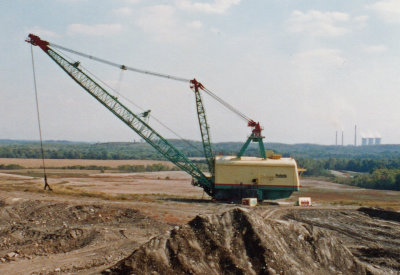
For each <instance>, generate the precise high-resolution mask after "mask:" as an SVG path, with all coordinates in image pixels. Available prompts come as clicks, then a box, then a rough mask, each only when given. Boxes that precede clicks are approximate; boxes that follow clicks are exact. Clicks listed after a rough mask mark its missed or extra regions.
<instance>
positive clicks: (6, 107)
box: [0, 0, 400, 144]
mask: <svg viewBox="0 0 400 275" xmlns="http://www.w3.org/2000/svg"><path fill="white" fill-rule="evenodd" d="M399 27H400V1H396V0H381V1H379V0H374V1H359V0H353V1H317V0H315V1H310V0H247V1H246V0H209V1H194V0H176V1H151V0H150V1H149V0H147V1H145V0H113V1H111V0H109V1H106V0H100V1H93V0H53V1H44V0H36V1H28V0H14V1H2V2H1V3H0V33H1V36H0V40H1V45H3V46H2V51H1V52H0V60H1V61H0V81H1V83H2V85H1V88H0V127H1V128H0V139H6V138H12V139H38V129H37V122H36V117H35V114H36V113H35V102H34V90H33V78H32V67H31V56H30V46H29V45H28V44H27V43H25V42H24V39H25V38H26V36H27V35H28V33H30V32H32V33H34V34H37V35H39V36H41V37H42V38H43V39H45V40H48V41H51V42H54V43H56V44H59V45H62V46H65V47H67V48H71V49H75V50H78V51H81V52H85V53H89V54H91V55H94V56H98V57H101V58H104V59H108V60H112V61H115V62H117V63H121V64H125V65H130V66H132V67H137V68H142V69H147V70H152V71H158V72H164V73H167V74H173V75H177V76H182V77H185V78H190V79H191V78H194V77H196V78H197V79H198V80H199V81H201V82H202V83H203V84H204V85H205V86H206V87H207V88H209V89H210V90H212V91H213V92H214V93H216V94H217V95H218V96H220V97H221V98H223V99H225V100H226V101H228V102H229V103H231V104H232V105H233V106H235V107H236V108H238V109H239V110H240V111H241V112H243V113H245V114H246V115H247V116H249V117H251V118H253V119H254V120H256V121H260V123H261V124H262V125H263V127H264V129H265V130H264V135H265V136H266V141H272V142H283V143H319V144H333V143H334V139H335V131H342V130H344V133H345V134H344V135H345V144H352V143H353V142H354V125H355V124H357V126H358V129H359V133H358V135H359V137H361V136H362V135H364V136H375V137H378V136H381V137H382V141H383V143H399V140H400V128H399V127H398V126H399V125H400V111H399V107H400V93H399V87H400V85H399V84H400V77H399V70H400V69H399V64H400V52H399V51H400V47H399V41H400V39H399V37H400V36H399V34H400V31H399ZM67 55H68V56H70V57H72V58H73V59H76V60H80V61H81V63H82V64H83V66H84V67H85V68H87V69H89V70H90V71H91V72H92V73H94V74H95V75H97V76H98V77H99V78H100V79H102V80H103V81H104V82H106V83H107V84H108V85H110V86H111V87H114V88H117V87H120V93H121V94H123V95H124V96H126V97H128V98H129V99H130V100H131V101H133V102H135V104H137V105H139V106H140V107H141V108H143V109H146V110H147V109H151V110H152V115H153V116H154V117H156V118H157V119H159V120H161V121H163V122H164V123H165V124H166V125H168V126H169V127H170V128H172V129H174V130H175V131H176V132H178V133H179V134H180V135H181V136H183V137H185V138H188V139H196V140H199V139H200V134H199V129H198V124H197V118H196V114H195V105H194V96H193V93H192V92H191V90H190V89H189V87H188V85H186V84H185V83H179V82H173V81H170V80H165V79H156V78H152V77H148V76H143V75H138V74H135V73H133V72H123V73H122V75H121V72H120V71H119V70H118V69H115V68H110V67H107V66H105V65H102V64H98V63H93V62H92V61H90V60H85V59H83V58H81V57H76V56H73V55H72V54H67ZM34 59H35V66H36V69H37V81H38V91H39V100H40V111H41V116H42V127H43V136H44V138H45V139H67V140H80V141H100V142H101V141H131V140H134V139H138V137H137V136H136V134H135V133H133V132H132V131H131V130H130V129H128V128H127V127H126V126H125V125H124V124H123V123H121V122H120V121H118V119H116V118H115V117H113V115H112V114H111V113H109V112H108V111H107V110H106V109H104V107H102V106H101V105H100V104H99V103H97V102H96V101H94V99H93V98H91V97H90V96H89V95H88V94H86V92H85V91H83V90H82V89H81V88H80V87H79V86H78V85H77V84H76V83H74V82H73V81H72V80H71V79H69V78H68V76H67V75H66V74H65V73H63V72H62V71H61V69H60V68H58V66H57V65H56V64H55V63H54V62H52V61H51V60H50V59H49V58H48V57H47V56H46V55H45V54H44V53H43V52H41V51H40V50H39V49H38V48H34ZM204 103H205V107H206V111H207V115H208V119H209V123H210V126H211V137H212V140H213V141H244V140H245V139H246V137H247V135H248V134H249V133H250V129H248V127H246V124H245V122H243V121H242V120H241V119H240V118H238V117H237V116H236V115H235V114H232V113H230V112H229V111H227V110H226V109H224V107H222V106H221V105H219V103H217V102H214V101H213V100H212V99H210V98H209V97H207V96H206V95H204ZM127 105H129V106H130V107H132V110H133V111H135V112H140V109H138V108H136V107H135V106H132V105H130V104H129V103H127ZM150 124H151V125H153V126H154V128H156V129H157V130H158V131H159V132H160V133H161V134H163V135H165V136H166V137H167V138H174V136H173V135H172V134H171V133H170V132H168V131H167V130H166V129H165V128H163V127H162V126H160V125H158V124H157V122H156V121H155V120H154V119H153V120H152V119H150ZM358 142H359V141H358ZM359 143H360V142H359Z"/></svg>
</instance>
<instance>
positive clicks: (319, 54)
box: [294, 49, 345, 66]
mask: <svg viewBox="0 0 400 275" xmlns="http://www.w3.org/2000/svg"><path fill="white" fill-rule="evenodd" d="M341 53H342V52H341V51H340V50H337V49H315V50H311V51H305V52H301V53H297V54H295V55H294V62H295V64H297V65H311V66H341V65H343V64H344V62H345V59H344V58H343V57H342V56H341Z"/></svg>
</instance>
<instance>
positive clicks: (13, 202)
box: [0, 172, 400, 274]
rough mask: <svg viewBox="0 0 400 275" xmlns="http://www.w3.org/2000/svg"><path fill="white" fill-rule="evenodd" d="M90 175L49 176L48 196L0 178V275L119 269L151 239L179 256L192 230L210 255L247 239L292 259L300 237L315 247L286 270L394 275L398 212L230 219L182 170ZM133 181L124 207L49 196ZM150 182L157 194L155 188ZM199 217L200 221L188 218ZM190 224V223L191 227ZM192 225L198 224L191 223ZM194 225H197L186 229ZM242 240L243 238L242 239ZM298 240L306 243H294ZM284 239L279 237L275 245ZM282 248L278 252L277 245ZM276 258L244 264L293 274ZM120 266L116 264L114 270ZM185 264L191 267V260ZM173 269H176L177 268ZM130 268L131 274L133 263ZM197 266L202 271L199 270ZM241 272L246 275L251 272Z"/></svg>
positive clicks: (333, 211) (346, 191) (349, 192)
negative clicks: (169, 243)
mask: <svg viewBox="0 0 400 275" xmlns="http://www.w3.org/2000/svg"><path fill="white" fill-rule="evenodd" d="M88 173H89V174H88V175H87V176H80V177H78V178H77V177H75V176H74V175H72V176H70V177H66V178H62V177H58V176H57V177H56V178H51V179H50V180H51V183H52V186H53V188H54V189H55V192H53V193H41V192H39V190H40V188H41V185H38V182H40V183H41V180H40V179H36V178H30V177H18V176H13V175H9V174H3V175H0V191H1V193H0V273H1V274H21V273H22V274H57V273H60V272H62V273H66V274H68V273H72V274H99V273H100V272H102V271H104V270H107V269H110V268H112V267H113V266H114V267H113V269H114V270H118V267H121V263H123V262H124V261H123V259H126V258H127V257H128V256H129V255H132V256H131V259H135V257H138V255H139V254H140V251H144V250H143V249H144V248H145V247H149V246H151V242H150V243H148V242H149V240H151V239H152V238H153V240H154V238H155V239H160V240H161V239H164V240H167V239H168V238H169V237H170V236H172V235H173V234H177V235H176V236H177V237H176V238H175V241H174V243H175V246H174V247H175V248H174V249H178V250H177V251H180V250H179V249H183V248H179V247H181V246H182V243H179V240H178V239H179V238H178V237H179V234H181V233H182V234H183V235H182V236H192V235H190V234H192V233H191V232H197V233H196V234H197V235H196V234H195V236H197V237H196V238H195V239H193V240H192V241H190V243H192V244H193V243H196V242H197V243H198V244H199V245H200V246H201V247H204V248H205V249H206V248H207V247H208V248H207V249H211V247H209V246H208V245H209V243H207V240H212V239H214V240H215V242H214V243H215V244H218V245H219V246H221V247H224V245H222V244H223V243H221V242H220V243H218V240H220V241H221V240H224V239H227V238H230V239H232V240H234V241H233V244H235V245H236V246H233V247H232V248H233V249H234V250H235V249H236V250H238V251H241V249H242V250H243V249H245V250H246V247H245V246H243V244H244V243H245V242H248V241H250V240H253V241H255V242H254V243H253V245H254V244H257V243H260V244H261V247H262V249H264V250H265V251H271V253H272V255H274V253H273V252H275V253H277V255H280V254H279V253H282V251H283V252H284V255H285V257H289V258H287V260H289V261H291V260H290V259H292V258H293V255H297V254H299V253H300V251H299V250H298V249H297V248H298V247H299V245H300V247H301V246H302V245H307V244H306V243H304V242H303V241H304V240H307V238H308V237H307V238H306V236H309V237H310V238H311V237H312V238H314V239H315V242H316V243H315V244H314V246H310V247H308V248H307V247H305V249H306V251H308V252H307V253H306V254H310V255H309V256H310V257H308V258H307V257H306V258H301V257H299V255H297V256H296V257H297V258H293V259H292V260H293V261H294V262H296V263H297V264H294V265H293V266H295V267H296V266H297V265H298V264H301V263H302V262H304V263H305V262H309V266H311V267H310V268H311V269H308V270H309V271H313V272H314V271H316V270H318V269H315V268H317V267H312V263H311V262H312V261H314V262H317V265H320V266H319V267H318V268H321V270H325V272H324V273H325V274H326V273H332V274H337V273H338V272H339V271H340V272H342V273H343V274H358V271H359V270H364V271H366V270H368V272H372V273H373V274H379V273H380V272H381V274H390V272H393V274H398V273H400V262H399V260H398V259H400V242H399V241H398V236H399V233H400V221H399V218H398V213H397V212H390V211H389V212H385V211H382V210H373V209H372V210H371V208H362V209H360V210H358V208H359V207H358V206H351V205H350V206H340V205H336V206H332V205H329V204H325V203H322V202H323V201H320V202H318V201H317V206H316V207H313V208H310V209H305V208H296V207H293V206H291V205H292V202H290V204H288V205H287V206H285V205H284V204H282V205H281V206H270V205H262V206H259V207H257V208H255V209H251V210H250V213H249V214H244V215H241V214H240V215H238V214H235V215H236V216H235V215H233V214H232V213H233V212H232V211H234V210H233V209H234V208H236V207H237V206H235V205H231V204H222V203H212V202H210V201H209V199H207V198H205V199H203V200H202V199H201V197H202V191H201V189H197V188H195V187H192V186H191V185H190V179H186V178H185V177H184V176H182V174H181V173H180V172H167V173H166V174H165V175H164V174H162V173H157V174H147V173H142V174H139V173H138V174H123V175H117V174H115V175H100V174H94V175H92V176H90V173H92V172H88ZM166 176H168V177H169V179H168V180H166V179H165V178H166ZM141 177H142V178H141ZM143 181H144V182H146V184H142V187H143V188H145V189H146V190H147V191H146V192H150V193H146V194H143V188H141V185H140V182H143ZM132 182H133V183H135V182H137V184H133V186H134V187H131V189H129V192H130V193H133V194H136V195H135V196H134V197H132V198H131V199H129V200H124V201H118V200H104V199H103V198H101V197H99V198H96V197H87V196H79V193H74V194H73V195H71V194H68V195H67V194H62V193H61V192H59V193H57V188H58V186H60V187H63V188H65V187H66V186H67V187H69V188H75V189H77V190H86V191H90V190H91V189H92V188H95V189H94V190H98V188H99V186H101V187H104V188H105V189H106V190H114V192H117V191H118V189H119V190H120V192H121V193H124V192H127V191H126V189H125V188H126V187H127V186H128V185H129V183H132ZM148 185H152V186H153V188H154V189H153V190H159V191H160V190H161V192H158V193H155V192H154V191H151V190H152V189H151V188H150V189H149V186H148ZM303 185H304V186H305V187H304V188H303V190H304V191H303V192H304V193H303V194H313V196H314V195H315V197H316V198H318V197H319V198H323V199H324V198H325V199H328V197H326V194H329V199H331V198H332V193H335V192H336V194H337V196H338V197H339V198H340V199H343V198H346V196H352V197H353V198H356V195H359V194H362V196H363V197H362V198H364V197H365V196H369V194H370V193H369V191H368V190H362V189H356V188H353V187H349V188H347V187H343V186H341V185H339V186H338V185H335V184H332V183H319V182H318V181H303ZM31 186H33V187H35V188H37V189H35V188H33V187H31ZM157 186H160V187H162V188H160V189H158V188H157ZM38 188H39V189H38ZM186 189H190V190H189V192H186V191H185V190H186ZM35 190H36V191H35ZM62 190H64V189H62ZM68 190H69V189H68ZM149 190H150V191H149ZM24 191H25V192H24ZM317 191H318V192H319V193H318V192H317ZM107 192H108V191H107ZM316 192H317V193H316ZM380 192H382V193H380ZM173 194H176V195H173ZM317 194H318V196H317ZM297 195H299V194H297ZM297 195H296V196H297ZM300 195H301V193H300ZM374 195H375V197H376V198H377V199H380V198H385V202H386V200H389V202H390V203H395V205H396V203H398V202H399V201H400V193H399V192H387V191H375V192H374ZM367 198H369V197H367ZM292 200H293V198H292ZM318 205H319V206H318ZM227 211H228V212H227ZM224 212H227V213H231V214H224V215H227V216H226V217H230V218H229V219H228V220H230V221H231V224H230V226H228V227H226V226H227V225H226V224H225V229H226V230H225V229H224V224H221V223H213V222H215V221H217V220H218V219H219V218H218V217H220V215H222V213H224ZM396 213H397V214H396ZM198 214H200V216H199V217H197V218H196V216H197V215H198ZM247 215H249V217H247ZM210 217H214V218H210ZM235 217H241V218H240V219H239V220H243V219H244V220H247V221H248V223H247V224H248V226H247V227H246V228H247V229H246V230H249V229H251V230H253V231H254V232H256V233H257V232H258V233H257V234H256V233H254V234H253V235H251V236H250V237H249V236H247V235H246V234H244V233H243V230H245V228H244V227H243V224H242V223H241V222H238V220H237V218H235ZM193 219H195V220H194V221H192V222H190V221H191V220H193ZM196 220H197V221H201V222H200V223H198V222H196ZM188 222H190V223H189V224H188ZM196 223H197V225H194V224H196ZM199 225H202V226H203V227H204V228H207V227H208V228H216V229H217V228H219V229H218V230H216V231H215V233H216V234H215V235H212V234H211V233H212V232H213V231H210V232H211V233H208V234H211V235H204V234H203V235H201V232H198V230H197V229H196V228H197V227H198V226H199ZM260 225H261V226H260ZM289 229H290V230H289ZM193 230H194V231H193ZM196 230H197V231H196ZM304 230H306V231H304ZM303 231H304V232H303ZM174 232H175V233H174ZM223 232H225V233H223ZM229 232H230V233H229ZM235 232H236V233H235ZM299 232H300V233H301V232H303V233H304V234H303V233H301V234H300V233H299ZM307 232H308V233H307ZM298 233H299V234H298ZM185 234H189V235H185ZM224 234H225V235H224ZM226 234H228V235H226ZM243 234H244V235H246V236H247V237H245V238H243V237H244V235H243ZM307 234H308V235H307ZM263 235H270V236H271V238H272V239H269V240H268V239H265V238H263V237H259V236H263ZM300 235H302V236H303V237H302V238H303V239H304V240H298V238H299V236H300ZM257 236H258V237H257ZM282 236H287V237H283V239H282V240H280V238H281V237H282ZM256 237H257V238H258V239H257V238H256ZM177 238H178V239H177ZM300 239H301V238H300ZM181 240H186V241H189V240H190V239H189V238H186V237H185V238H181ZM279 240H280V241H279ZM320 241H324V242H326V243H329V244H331V246H329V247H323V246H321V245H322V244H321V243H319V242H320ZM153 242H154V241H153ZM276 242H280V243H279V244H278V243H276ZM273 243H275V246H273ZM285 243H286V245H287V247H286V248H284V247H285ZM291 243H292V244H291ZM142 245H143V247H141V246H142ZM218 245H217V247H218ZM271 245H272V246H271ZM228 247H229V246H228ZM274 247H278V248H279V249H275V248H274ZM296 247H297V248H296ZM268 249H269V250H268ZM274 249H275V250H274ZM307 249H309V250H307ZM326 249H327V250H326ZM343 249H344V250H343ZM211 250H212V249H211ZM211 250H210V251H211ZM134 251H135V252H134ZM218 251H219V252H218ZM221 251H222V252H223V250H217V251H216V252H215V253H217V254H218V253H219V254H218V255H223V253H222V252H221ZM296 251H297V252H296ZM313 251H314V252H313ZM315 251H324V253H327V252H326V251H330V252H329V253H333V254H332V255H331V256H329V257H330V258H329V257H328V256H327V257H328V258H329V259H331V261H339V260H343V259H344V258H343V257H344V256H343V255H351V257H352V258H351V261H350V262H348V263H349V265H346V266H348V268H349V269H341V267H340V266H336V265H334V266H333V267H332V268H334V270H336V271H338V272H336V271H335V272H334V271H333V270H331V271H332V272H329V268H330V267H329V264H328V262H329V261H324V260H323V259H321V258H318V257H316V256H315V255H314V256H313V255H311V254H312V253H316V252H315ZM335 251H336V252H337V254H335V253H336V252H335ZM343 251H347V252H348V253H350V254H343V253H347V252H343ZM184 252H185V250H184V249H183V250H182V255H185V257H187V259H188V260H194V261H195V262H196V261H200V258H191V257H192V256H193V255H194V254H193V255H192V254H190V253H188V254H185V253H184ZM289 252H290V253H289ZM132 253H133V254H132ZM293 253H294V254H293ZM296 253H297V254H296ZM178 254H180V253H178ZM208 254H209V253H208ZM217 254H215V255H217ZM267 254H268V253H267ZM292 254H293V255H292ZM322 254H323V253H322ZM339 254H343V255H342V256H340V255H339ZM227 255H228V256H229V257H228V258H227V259H228V260H229V259H230V260H231V262H233V263H240V262H241V264H239V265H238V266H239V267H238V269H237V270H241V269H242V270H250V269H246V264H247V263H246V262H245V261H244V260H243V259H246V258H243V257H241V256H240V255H242V254H240V253H239V252H237V253H236V254H235V253H234V254H232V255H230V254H227ZM320 256H321V255H320ZM247 257H249V256H247ZM282 257H283V256H282ZM282 257H281V256H279V257H278V256H274V257H272V256H271V257H267V256H266V257H264V261H265V262H266V263H269V262H270V261H271V260H272V261H274V262H275V264H269V265H267V269H260V268H261V267H262V266H261V265H259V264H257V263H256V262H257V261H261V258H259V259H258V260H257V259H256V258H254V259H253V258H251V257H250V258H249V259H248V260H249V261H250V262H251V263H252V265H253V266H255V267H254V269H253V270H254V272H255V273H254V274H257V273H258V274H262V272H261V271H262V270H264V271H265V270H267V271H268V267H270V269H269V271H270V274H273V273H272V270H274V271H275V272H277V273H280V271H281V270H282V271H285V274H294V273H290V272H291V271H290V270H288V269H285V265H281V264H279V261H280V259H281V258H282ZM291 257H292V258H291ZM349 257H350V256H349ZM127 259H128V258H127ZM138 259H139V260H140V261H139V260H138V261H137V262H144V261H145V259H146V258H145V257H144V256H143V254H142V256H140V257H139V258H138ZM213 259H219V258H218V257H214V258H211V259H208V260H207V261H206V262H213V263H214V264H215V270H229V268H225V269H218V268H219V267H218V266H219V265H220V264H221V261H213ZM118 262H120V263H119V264H118V265H116V264H117V263H118ZM222 262H223V261H222ZM115 265H116V266H115ZM192 265H193V267H195V264H192ZM128 266H129V265H128ZM178 266H179V265H177V270H179V269H178ZM189 266H190V265H189ZM131 267H132V268H133V265H131ZM142 268H144V267H142ZM197 268H199V267H197ZM232 268H233V267H232ZM240 268H241V269H240ZM298 268H300V266H298ZM313 268H314V269H313ZM354 268H355V269H354ZM181 270H184V269H181ZM198 270H199V272H200V271H201V269H198ZM235 270H236V269H235ZM293 270H296V269H293ZM293 270H292V271H293ZM354 270H356V271H357V272H355V271H354ZM264 271H263V272H264ZM293 272H294V271H293ZM221 273H224V272H221ZM225 273H227V272H225ZM314 273H315V272H314ZM317 273H318V272H317ZM138 274H140V273H138ZM154 274H156V273H154ZM161 274H163V273H162V272H161ZM171 274H172V273H171ZM197 274H201V272H200V273H197ZM210 274H213V273H210ZM237 274H239V273H237ZM244 274H251V272H250V273H246V272H245V273H244ZM265 274H267V273H265ZM304 274H306V273H304ZM309 274H310V273H309Z"/></svg>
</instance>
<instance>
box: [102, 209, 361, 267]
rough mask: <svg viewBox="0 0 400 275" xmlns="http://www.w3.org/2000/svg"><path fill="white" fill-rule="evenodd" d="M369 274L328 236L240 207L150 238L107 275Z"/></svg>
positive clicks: (200, 218)
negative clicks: (110, 274) (266, 217)
mask: <svg viewBox="0 0 400 275" xmlns="http://www.w3.org/2000/svg"><path fill="white" fill-rule="evenodd" d="M109 273H112V274H132V273H133V274H323V273H326V274H332V273H335V274H340V273H341V274H367V273H368V271H367V269H366V266H365V265H363V264H361V263H360V262H359V261H358V260H357V259H356V258H355V257H354V256H353V255H352V254H351V252H350V251H349V250H348V249H347V248H346V247H345V246H343V245H342V243H341V242H340V241H339V240H338V239H337V238H336V237H334V236H332V235H331V234H330V233H329V232H328V231H326V230H323V229H320V228H316V227H313V226H311V225H307V224H302V223H298V222H295V221H282V220H272V219H265V218H263V217H261V216H260V215H258V214H256V213H254V212H249V211H248V210H246V209H241V208H236V209H232V210H229V211H227V212H225V213H223V214H221V215H207V216H197V217H196V218H194V219H193V220H192V221H190V222H189V224H187V225H185V226H183V227H181V228H179V227H175V229H173V230H171V231H170V232H168V233H167V234H166V235H164V236H161V237H156V238H153V239H151V240H150V241H149V242H148V243H146V244H144V245H143V246H141V247H140V248H138V249H137V250H135V251H134V252H133V253H132V255H131V256H129V257H127V258H126V259H125V260H122V261H121V262H119V263H118V264H117V265H115V266H114V267H113V268H111V269H108V270H106V271H105V272H104V274H109Z"/></svg>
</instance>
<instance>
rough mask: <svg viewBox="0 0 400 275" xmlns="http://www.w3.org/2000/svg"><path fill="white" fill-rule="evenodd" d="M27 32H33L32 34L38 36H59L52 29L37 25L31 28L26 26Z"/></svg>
mask: <svg viewBox="0 0 400 275" xmlns="http://www.w3.org/2000/svg"><path fill="white" fill-rule="evenodd" d="M27 32H29V33H33V34H36V35H39V36H41V35H42V36H44V37H58V36H59V35H58V34H56V33H55V32H53V31H50V30H46V29H43V28H41V27H38V26H34V27H32V28H28V29H27Z"/></svg>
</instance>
